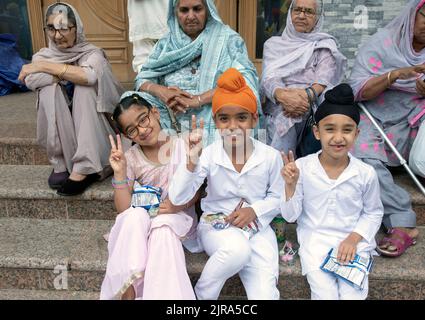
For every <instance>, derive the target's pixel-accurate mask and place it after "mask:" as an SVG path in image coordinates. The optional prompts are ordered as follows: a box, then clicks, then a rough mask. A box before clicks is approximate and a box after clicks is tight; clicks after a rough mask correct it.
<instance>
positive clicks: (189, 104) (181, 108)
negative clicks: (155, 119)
mask: <svg viewBox="0 0 425 320" xmlns="http://www.w3.org/2000/svg"><path fill="white" fill-rule="evenodd" d="M168 106H169V107H170V108H171V109H172V110H174V112H175V113H186V112H187V109H195V108H200V107H201V106H202V100H201V99H200V96H192V97H191V98H187V97H182V96H178V97H175V98H174V100H173V101H172V102H171V103H170V104H169V105H168Z"/></svg>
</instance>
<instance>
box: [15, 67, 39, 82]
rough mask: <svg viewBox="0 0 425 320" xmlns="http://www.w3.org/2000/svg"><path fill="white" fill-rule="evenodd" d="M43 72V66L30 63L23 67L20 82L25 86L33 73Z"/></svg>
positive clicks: (19, 77)
mask: <svg viewBox="0 0 425 320" xmlns="http://www.w3.org/2000/svg"><path fill="white" fill-rule="evenodd" d="M38 72H42V68H41V64H40V63H38V62H35V63H29V64H25V65H23V66H22V69H21V72H20V73H19V76H18V80H19V81H21V82H22V83H24V84H25V78H26V77H27V76H29V75H30V74H33V73H38Z"/></svg>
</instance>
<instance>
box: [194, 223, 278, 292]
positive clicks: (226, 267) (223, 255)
mask: <svg viewBox="0 0 425 320" xmlns="http://www.w3.org/2000/svg"><path fill="white" fill-rule="evenodd" d="M198 236H199V239H200V241H201V243H202V246H203V248H204V250H205V252H206V253H207V254H208V255H209V256H210V258H209V259H208V262H207V263H206V264H205V267H204V270H203V271H202V274H201V277H200V278H199V280H198V283H197V284H196V286H195V293H196V296H197V298H198V299H199V300H217V299H218V297H219V295H220V291H221V289H222V288H223V286H224V283H225V282H226V280H227V279H229V278H230V277H232V276H233V275H235V274H237V273H239V277H240V279H241V281H242V283H243V285H244V287H245V291H246V294H247V297H248V299H249V300H278V299H279V290H278V289H277V279H278V274H279V257H278V248H277V241H276V236H275V234H274V232H273V230H272V229H271V228H270V226H267V228H265V229H264V230H262V231H261V232H259V233H257V234H256V235H255V236H253V237H252V238H251V239H250V240H249V239H248V237H247V236H246V235H245V234H244V231H242V230H241V229H239V228H236V227H233V226H231V227H230V228H228V229H225V230H215V229H214V228H213V227H212V226H211V225H208V224H199V225H198Z"/></svg>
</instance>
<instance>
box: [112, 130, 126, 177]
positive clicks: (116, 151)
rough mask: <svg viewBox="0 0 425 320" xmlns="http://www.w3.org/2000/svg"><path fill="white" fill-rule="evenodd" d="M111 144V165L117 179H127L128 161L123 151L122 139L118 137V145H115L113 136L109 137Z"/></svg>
mask: <svg viewBox="0 0 425 320" xmlns="http://www.w3.org/2000/svg"><path fill="white" fill-rule="evenodd" d="M109 141H110V142H111V155H110V156H109V163H110V164H111V167H112V169H113V170H114V174H115V177H122V178H124V179H125V178H126V177H127V160H126V158H125V155H124V151H123V149H122V143H121V137H120V135H117V144H115V141H114V138H113V137H112V135H109Z"/></svg>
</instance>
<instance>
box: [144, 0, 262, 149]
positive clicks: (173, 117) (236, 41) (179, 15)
mask: <svg viewBox="0 0 425 320" xmlns="http://www.w3.org/2000/svg"><path fill="white" fill-rule="evenodd" d="M168 27H169V29H170V33H169V34H168V35H167V36H165V37H164V38H162V39H160V40H159V41H158V43H157V44H156V46H155V47H154V50H153V52H152V53H151V55H150V56H149V58H148V60H147V62H146V63H145V64H144V65H143V67H142V70H141V72H140V73H139V75H138V76H137V78H136V90H138V91H142V92H144V93H146V94H144V97H145V98H146V99H147V100H148V101H149V102H150V103H151V104H153V105H155V106H157V107H158V109H159V110H160V113H161V125H162V128H163V129H167V128H171V129H174V130H176V131H177V132H179V131H180V130H181V131H183V132H184V131H188V130H189V128H190V125H191V123H190V121H191V119H192V115H195V116H196V117H197V118H198V119H200V118H203V119H204V121H205V131H206V132H205V133H204V134H205V135H207V136H208V137H207V139H206V142H207V144H210V143H211V142H212V141H213V140H214V134H215V125H214V121H213V119H212V114H211V101H212V97H213V94H214V90H215V87H216V83H217V79H218V78H219V76H220V75H221V74H222V73H223V72H224V71H226V70H227V69H229V68H236V69H237V70H238V71H239V72H241V73H242V74H243V76H244V77H245V80H246V82H247V83H248V85H249V86H250V87H251V89H253V91H254V92H255V93H256V94H257V92H258V76H257V72H256V70H255V67H254V65H253V64H252V62H251V61H250V60H249V58H248V53H247V50H246V46H245V43H244V41H243V39H242V38H241V37H240V35H239V34H238V33H237V32H235V31H233V30H232V29H231V28H230V27H229V26H227V25H224V24H223V22H222V21H221V19H220V17H219V15H218V13H217V9H216V7H215V5H214V2H213V0H170V3H169V12H168ZM257 97H258V94H257ZM258 104H259V105H260V102H259V99H258ZM258 109H259V110H261V108H258Z"/></svg>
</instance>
